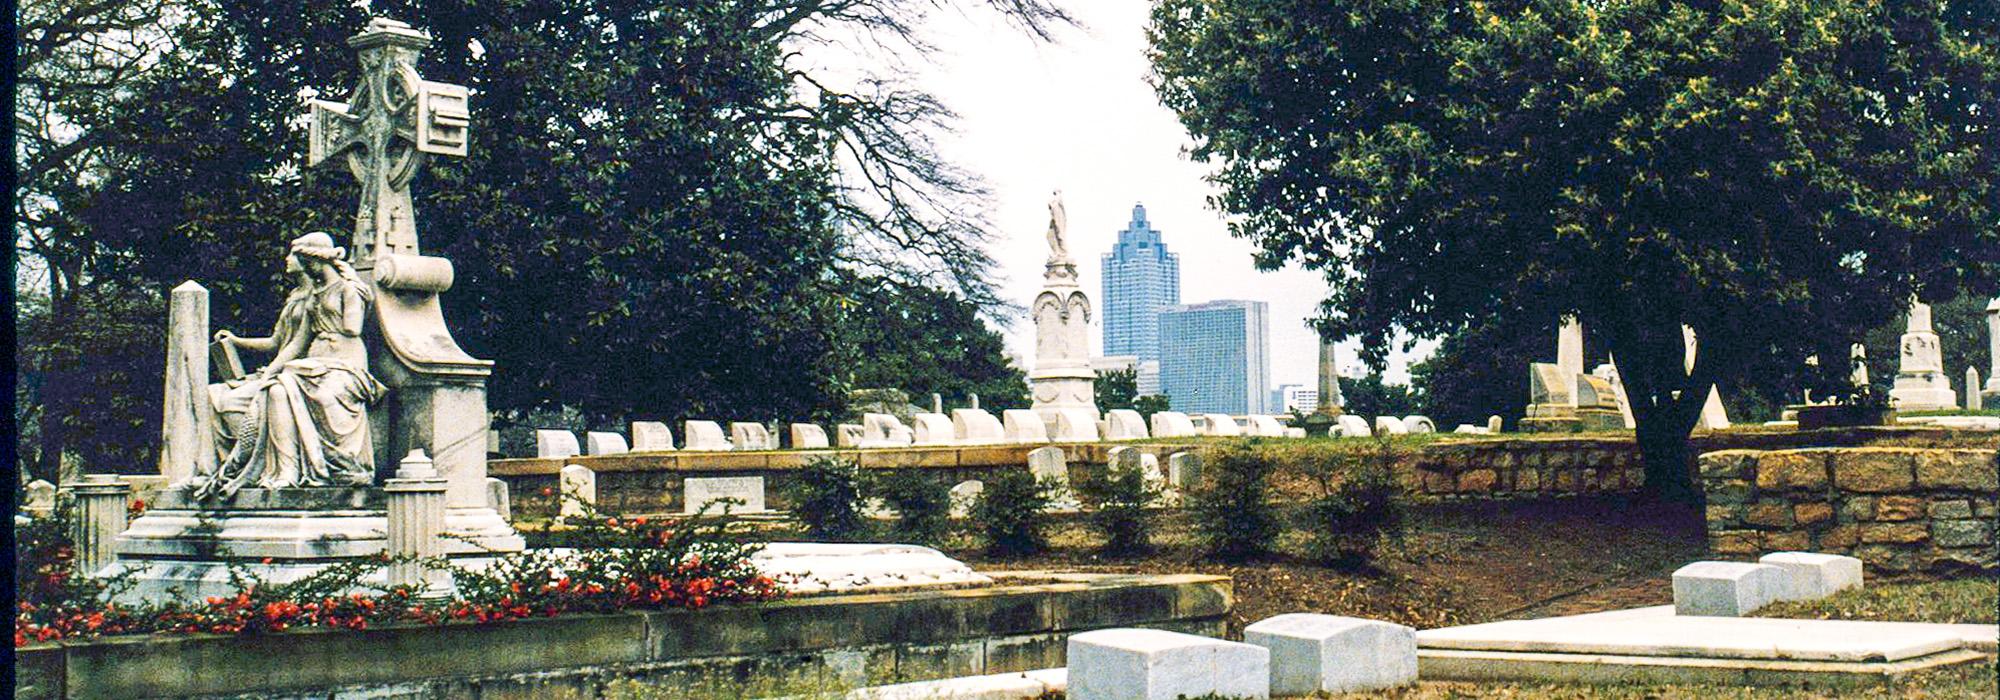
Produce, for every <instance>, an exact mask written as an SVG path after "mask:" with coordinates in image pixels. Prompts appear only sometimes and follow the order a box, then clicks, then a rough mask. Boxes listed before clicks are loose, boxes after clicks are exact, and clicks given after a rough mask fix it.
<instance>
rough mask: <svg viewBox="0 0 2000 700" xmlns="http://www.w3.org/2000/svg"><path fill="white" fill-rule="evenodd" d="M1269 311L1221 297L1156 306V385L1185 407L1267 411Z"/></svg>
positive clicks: (1202, 410)
mask: <svg viewBox="0 0 2000 700" xmlns="http://www.w3.org/2000/svg"><path fill="white" fill-rule="evenodd" d="M1270 319H1271V312H1270V308H1269V306H1268V305H1266V304H1265V303H1264V302H1261V301H1240V300H1221V301H1210V302H1204V303H1200V304H1189V305H1186V306H1170V307H1167V308H1165V309H1161V310H1160V341H1159V342H1160V345H1159V353H1160V390H1161V393H1164V394H1166V395H1167V397H1168V399H1169V400H1170V401H1171V402H1172V405H1173V409H1174V410H1176V411H1183V412H1188V413H1228V414H1232V415H1244V414H1251V413H1267V412H1268V409H1267V406H1266V402H1267V401H1268V400H1269V399H1270V395H1269V393H1267V392H1268V391H1269V389H1268V388H1267V387H1268V386H1269V382H1270V374H1269V371H1270V370H1269V368H1270V366H1271V347H1270V340H1269V338H1270V327H1271V321H1270Z"/></svg>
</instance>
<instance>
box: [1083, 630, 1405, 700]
mask: <svg viewBox="0 0 2000 700" xmlns="http://www.w3.org/2000/svg"><path fill="white" fill-rule="evenodd" d="M1065 651H1066V652H1067V654H1068V663H1069V668H1068V678H1067V681H1068V684H1067V689H1066V694H1067V695H1068V697H1070V698H1073V699H1074V700H1152V699H1154V698H1175V697H1188V698H1192V697H1233V698H1259V699H1260V700H1261V699H1262V698H1269V697H1273V696H1303V695H1318V694H1323V693H1331V694H1339V693H1351V692H1359V691H1370V690H1386V689H1389V688H1396V687H1399V686H1405V685H1410V684H1412V683H1415V682H1416V681H1417V631H1416V630H1415V629H1412V628H1409V627H1405V626H1403V625H1398V624H1394V623H1389V622H1381V621H1377V620H1367V619H1361V618H1353V617H1338V616H1334V615H1321V614H1317V613H1287V614H1284V615H1278V616H1276V617H1271V618H1267V619H1264V620H1261V621H1259V622H1257V623H1255V624H1252V625H1250V626H1248V627H1245V628H1243V641H1241V642H1231V641H1226V640H1221V639H1214V638H1211V637H1203V636H1200V635H1193V634H1184V633H1181V632H1169V631H1165V630H1154V629H1136V628H1120V629H1108V630H1096V631H1092V632H1083V633H1080V634H1074V635H1070V638H1069V641H1068V644H1067V649H1066V650H1065ZM1195 660H1199V661H1198V662H1197V661H1195Z"/></svg>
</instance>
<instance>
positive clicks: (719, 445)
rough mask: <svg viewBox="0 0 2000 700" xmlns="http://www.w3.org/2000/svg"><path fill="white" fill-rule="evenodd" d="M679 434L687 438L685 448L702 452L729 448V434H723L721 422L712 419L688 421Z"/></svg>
mask: <svg viewBox="0 0 2000 700" xmlns="http://www.w3.org/2000/svg"><path fill="white" fill-rule="evenodd" d="M681 434H682V435H683V436H685V437H686V438H687V447H686V448H685V449H689V450H696V451H703V452H720V451H723V450H727V449H729V436H727V435H725V434H723V432H722V424H721V423H717V422H715V421H712V420H691V421H688V422H687V424H686V425H685V426H684V427H683V429H682V431H681Z"/></svg>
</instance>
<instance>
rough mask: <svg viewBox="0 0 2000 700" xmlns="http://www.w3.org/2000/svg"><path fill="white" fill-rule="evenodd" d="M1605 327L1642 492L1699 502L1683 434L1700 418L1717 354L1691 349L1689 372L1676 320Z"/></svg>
mask: <svg viewBox="0 0 2000 700" xmlns="http://www.w3.org/2000/svg"><path fill="white" fill-rule="evenodd" d="M1606 327H1607V328H1608V330H1609V331H1610V332H1609V333H1607V336H1608V337H1609V340H1610V345H1611V349H1612V352H1613V353H1614V354H1616V355H1617V357H1618V359H1619V366H1618V371H1619V375H1620V378H1621V380H1622V381H1623V382H1624V384H1625V390H1626V397H1627V400H1628V401H1629V402H1630V403H1631V409H1632V421H1633V427H1634V432H1636V433H1637V435H1636V437H1637V440H1638V443H1639V460H1640V462H1641V464H1643V465H1644V467H1645V471H1646V484H1645V490H1646V493H1647V494H1649V495H1651V496H1653V497H1655V498H1658V499H1660V500H1664V501H1671V502H1678V503H1698V502H1700V501H1701V491H1700V489H1698V488H1696V486H1695V479H1694V455H1693V454H1691V451H1690V449H1689V447H1690V446H1689V444H1688V436H1689V434H1691V433H1692V432H1694V424H1695V422H1696V421H1697V420H1698V419H1699V418H1700V416H1701V406H1702V403H1703V402H1705V401H1706V400H1707V398H1708V387H1709V385H1711V384H1713V383H1714V379H1712V377H1713V376H1714V372H1715V370H1716V369H1717V368H1718V366H1719V365H1720V355H1721V354H1722V353H1720V352H1698V353H1696V354H1695V366H1694V370H1693V371H1692V372H1689V371H1687V370H1686V369H1685V367H1686V361H1687V347H1686V344H1685V342H1684V340H1683V339H1682V335H1681V325H1680V323H1679V322H1678V321H1676V320H1672V319H1667V320H1659V319H1648V320H1646V321H1637V322H1629V323H1623V324H1617V323H1613V324H1606ZM1717 345H1720V344H1719V343H1718V344H1717ZM1696 387H1700V388H1699V389H1697V388H1696Z"/></svg>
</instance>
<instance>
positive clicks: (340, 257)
mask: <svg viewBox="0 0 2000 700" xmlns="http://www.w3.org/2000/svg"><path fill="white" fill-rule="evenodd" d="M285 273H286V274H287V275H289V276H290V277H291V279H292V281H293V287H292V290H291V292H290V293H289V294H288V295H287V296H286V298H285V305H284V308H283V310H281V311H279V312H278V321H277V324H276V327H275V328H274V329H273V330H272V332H271V335H270V336H269V337H263V338H255V337H242V336H238V335H236V334H234V333H231V332H229V331H227V330H223V331H216V333H215V343H216V346H217V348H218V350H220V351H221V354H222V355H223V356H225V357H227V358H231V359H232V360H233V359H234V358H235V357H236V353H237V351H239V350H248V351H251V352H268V353H272V357H271V361H270V363H269V364H266V365H264V366H263V367H262V368H261V369H258V370H257V371H256V372H254V373H251V374H249V375H248V376H243V375H241V374H240V373H239V372H238V371H237V370H240V369H241V365H240V363H239V362H227V363H225V365H233V366H225V367H224V371H225V372H226V374H225V377H226V378H225V380H224V381H222V382H220V383H216V384H210V385H209V386H208V401H209V404H210V406H211V410H212V411H213V412H214V415H215V417H216V420H215V421H214V425H213V437H214V443H215V449H216V451H217V452H218V453H219V454H218V455H217V459H216V460H215V461H214V462H213V463H212V466H211V465H210V464H204V465H203V471H201V472H197V473H196V474H195V475H194V479H193V480H192V481H191V483H190V484H189V486H190V487H192V489H193V495H194V497H195V498H197V499H206V498H209V497H211V496H221V497H223V498H229V497H231V496H234V495H235V493H236V491H237V490H238V489H241V488H243V487H245V486H249V487H254V488H287V487H298V486H357V485H359V486H365V485H368V484H371V483H373V482H374V479H375V447H374V441H373V439H372V438H371V436H370V435H369V433H368V407H369V405H370V404H373V403H375V402H376V400H378V399H380V398H381V396H382V394H383V392H384V388H383V386H382V383H381V382H378V381H376V380H375V377H374V375H371V374H369V372H368V348H367V346H365V345H363V344H362V341H361V329H362V325H363V323H364V322H365V321H366V320H367V318H368V306H369V303H370V302H371V300H372V299H373V297H374V290H373V288H372V287H371V286H370V285H368V284H367V283H365V282H362V281H361V280H360V279H359V278H358V277H356V276H355V274H354V268H353V267H350V266H349V265H348V264H347V251H346V250H345V249H343V248H340V247H339V246H335V245H334V244H333V237H332V236H330V235H328V234H325V233H321V232H313V233H308V234H305V235H303V236H299V237H298V238H295V239H292V244H291V250H290V251H289V252H288V253H287V254H286V256H285Z"/></svg>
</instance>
